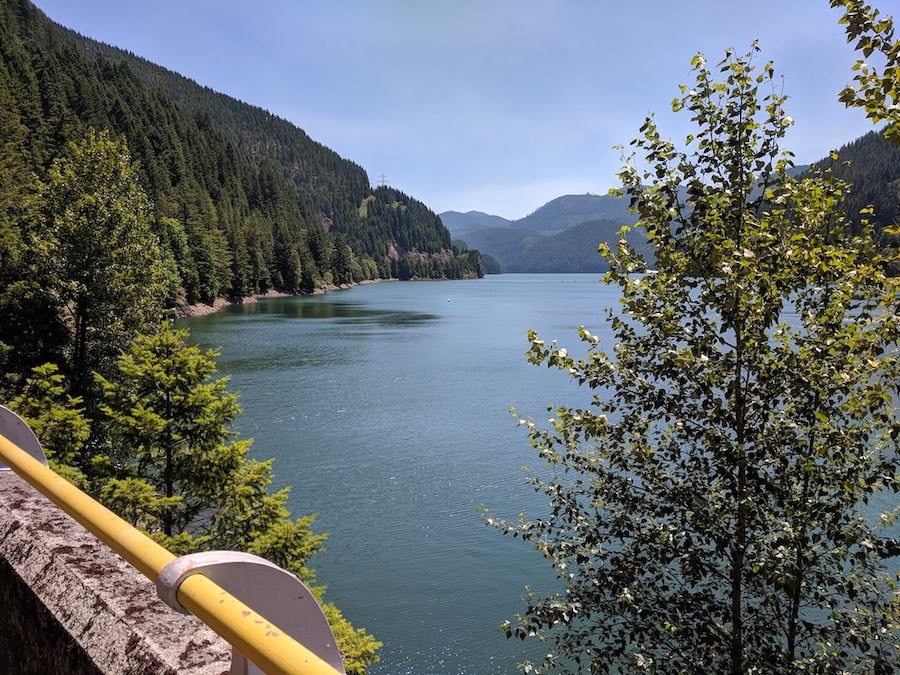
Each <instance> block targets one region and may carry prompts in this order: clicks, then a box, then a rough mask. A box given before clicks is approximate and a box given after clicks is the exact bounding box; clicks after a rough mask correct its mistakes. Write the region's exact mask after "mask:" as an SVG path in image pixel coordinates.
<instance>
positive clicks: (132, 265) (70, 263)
mask: <svg viewBox="0 0 900 675" xmlns="http://www.w3.org/2000/svg"><path fill="white" fill-rule="evenodd" d="M40 198H41V204H42V207H41V209H42V215H41V218H40V221H39V226H38V227H36V228H33V229H32V231H31V232H29V244H30V251H31V256H32V258H33V259H34V261H35V262H34V267H35V270H34V271H33V272H32V276H33V277H36V278H39V279H40V280H41V283H42V285H43V287H44V288H45V289H47V291H48V292H49V293H50V294H51V296H52V297H53V299H54V301H55V303H56V308H57V312H58V313H59V315H60V316H62V317H64V320H65V325H66V326H67V327H68V328H69V335H70V337H69V340H68V344H67V347H66V350H65V356H66V359H67V362H68V366H69V371H70V376H71V382H72V387H73V389H74V391H75V392H76V393H78V394H79V395H90V394H92V393H93V386H92V385H93V379H92V372H93V371H94V370H97V371H99V372H101V373H104V374H108V372H109V371H110V368H111V367H113V366H114V364H115V358H116V355H117V354H118V352H119V351H120V350H122V349H125V348H126V347H127V346H128V344H129V342H130V341H131V340H132V338H133V337H134V336H135V335H136V334H137V333H138V332H140V331H148V330H151V329H153V328H154V327H155V326H156V325H158V323H159V321H160V319H161V317H162V306H163V300H164V299H165V298H166V297H168V296H170V295H171V294H172V288H173V286H174V285H175V274H174V269H173V267H172V265H171V263H169V262H167V258H166V257H165V256H163V254H162V251H161V249H160V247H159V242H158V240H157V238H156V235H154V234H153V232H152V230H151V227H150V226H151V216H152V213H151V208H150V202H149V200H148V199H147V196H146V195H145V194H144V191H143V190H142V189H141V187H140V184H139V182H138V176H137V173H136V171H135V168H134V166H133V165H132V162H131V157H130V155H129V153H128V148H127V147H126V145H125V143H124V141H119V140H116V139H114V138H112V137H111V136H110V135H109V134H108V133H107V132H105V131H102V132H97V131H94V130H91V131H89V132H88V134H87V135H86V136H85V138H84V139H83V140H81V141H79V142H73V143H69V144H68V146H67V148H66V151H65V153H64V154H63V155H62V156H60V157H59V158H58V159H57V160H56V161H54V162H53V165H52V166H51V167H50V171H49V175H48V179H47V182H46V185H45V186H44V187H43V189H42V190H41V193H40Z"/></svg>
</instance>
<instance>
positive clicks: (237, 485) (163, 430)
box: [94, 324, 381, 673]
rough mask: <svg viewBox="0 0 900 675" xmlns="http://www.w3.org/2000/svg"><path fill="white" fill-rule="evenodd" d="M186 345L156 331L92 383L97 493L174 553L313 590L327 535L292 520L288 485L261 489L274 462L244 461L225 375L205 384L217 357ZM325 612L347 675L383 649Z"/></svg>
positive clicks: (169, 331) (183, 334) (178, 334)
mask: <svg viewBox="0 0 900 675" xmlns="http://www.w3.org/2000/svg"><path fill="white" fill-rule="evenodd" d="M186 338H187V331H179V330H175V329H173V328H171V327H170V326H169V325H167V324H164V325H163V327H162V329H161V330H160V331H159V332H158V333H156V334H153V335H141V336H139V337H138V338H137V339H136V340H135V341H134V343H133V344H132V346H131V348H130V349H129V350H128V351H127V352H125V353H123V354H122V355H121V356H120V358H119V361H118V371H117V372H116V373H115V375H114V376H113V377H110V378H109V379H106V378H104V377H102V376H97V380H98V382H99V383H100V385H101V386H102V389H103V392H104V396H105V403H104V404H103V406H102V410H103V413H104V415H105V418H106V419H105V426H106V430H107V433H108V435H109V438H110V441H111V443H110V447H112V448H114V449H115V450H114V452H113V453H111V454H110V455H108V456H100V457H98V458H95V460H94V468H95V470H96V471H97V472H98V474H99V477H98V480H97V485H96V486H95V489H96V490H97V491H98V493H99V495H100V498H101V500H102V501H103V502H104V503H106V504H107V505H108V506H109V507H110V508H112V509H113V510H115V511H116V512H117V513H119V514H120V515H122V516H123V517H125V518H127V519H129V520H130V521H131V522H132V523H134V524H135V525H137V526H139V527H141V528H142V529H144V530H146V531H147V532H149V533H150V534H151V536H152V537H153V538H154V539H156V540H157V541H159V542H160V543H161V544H163V545H164V546H165V547H166V548H168V549H169V550H171V551H173V552H175V553H188V552H192V551H198V550H211V549H237V550H244V551H248V552H251V553H255V554H257V555H260V556H262V557H265V558H268V559H269V560H271V561H272V562H274V563H276V564H277V565H280V566H281V567H283V568H285V569H287V570H288V571H290V572H293V573H294V574H296V575H297V576H298V577H300V578H301V579H302V580H303V581H305V582H307V583H309V584H312V583H314V581H315V575H314V573H313V571H312V570H311V569H310V568H309V567H308V565H307V562H308V560H309V558H310V557H311V556H312V555H313V554H315V553H317V552H319V551H321V550H322V547H323V545H324V542H325V539H326V535H323V534H317V533H315V532H314V531H313V529H312V525H313V522H314V520H315V516H312V515H310V516H303V517H299V518H295V519H291V517H290V513H289V511H288V510H287V507H286V503H287V498H288V493H289V488H282V489H281V490H278V491H276V492H269V487H270V485H271V482H272V461H271V460H268V461H257V460H254V459H251V458H249V456H248V451H249V449H250V445H251V443H252V441H251V440H250V439H235V435H236V434H235V432H233V431H232V430H231V425H232V423H233V422H234V420H235V418H236V417H237V415H238V413H239V412H240V407H239V406H238V403H237V396H236V395H235V394H233V393H230V392H229V391H228V389H227V383H228V378H225V377H223V378H219V379H212V377H213V376H214V374H215V372H216V364H215V360H214V358H215V352H214V351H213V350H208V351H205V352H204V351H202V350H201V349H200V348H199V347H197V346H195V345H189V344H187V343H186V342H185V340H186ZM317 592H318V593H319V595H320V596H321V593H322V589H318V590H317ZM325 611H326V615H327V616H328V618H329V620H330V621H331V623H332V627H333V629H334V631H335V637H336V639H337V640H338V645H339V647H340V648H341V650H342V653H343V654H344V657H345V660H346V662H347V664H348V672H353V673H364V672H365V669H366V666H367V665H368V664H370V663H373V662H374V661H376V660H377V651H378V649H379V648H380V646H381V643H379V642H378V641H377V640H375V639H374V638H373V637H372V636H371V635H369V634H368V633H366V632H365V630H363V629H356V628H354V627H353V626H352V625H351V624H350V623H349V622H348V621H347V620H346V619H344V618H343V616H342V615H341V613H340V611H339V610H338V609H337V608H336V607H334V606H333V605H326V606H325ZM351 666H352V667H351Z"/></svg>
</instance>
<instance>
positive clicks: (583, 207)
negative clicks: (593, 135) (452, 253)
mask: <svg viewBox="0 0 900 675" xmlns="http://www.w3.org/2000/svg"><path fill="white" fill-rule="evenodd" d="M440 217H441V221H442V222H443V223H444V226H445V227H446V228H447V229H448V230H450V232H452V233H453V236H454V237H455V238H457V239H463V240H464V241H465V242H466V243H467V244H468V245H469V246H471V247H472V248H476V249H478V250H479V251H481V252H482V254H484V253H487V254H489V255H491V256H492V257H493V258H495V259H496V260H497V262H498V263H499V264H500V266H501V267H502V269H503V271H505V272H594V271H601V270H604V269H605V264H604V263H603V260H602V259H601V258H600V256H599V255H598V254H597V244H599V243H600V242H601V241H603V242H607V243H609V242H614V241H615V239H616V237H615V233H616V232H617V231H618V229H619V227H621V226H622V224H623V223H631V222H634V220H635V218H634V216H633V215H631V214H629V213H628V203H627V201H625V200H623V199H616V198H615V197H608V196H599V195H592V194H585V195H565V196H562V197H557V198H556V199H553V200H552V201H549V202H547V203H546V204H544V205H543V206H541V207H540V208H539V209H537V210H536V211H534V212H533V213H531V214H529V215H527V216H525V217H524V218H520V219H519V220H513V221H510V220H507V219H505V218H501V217H500V216H492V215H489V214H487V213H482V212H480V211H469V212H468V213H459V212H457V211H446V212H444V213H441V214H440Z"/></svg>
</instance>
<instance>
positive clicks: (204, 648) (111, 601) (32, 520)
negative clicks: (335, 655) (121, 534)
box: [0, 471, 231, 675]
mask: <svg viewBox="0 0 900 675" xmlns="http://www.w3.org/2000/svg"><path fill="white" fill-rule="evenodd" d="M230 662H231V647H230V646H229V645H228V644H227V643H226V642H225V641H224V640H222V638H220V637H219V636H218V635H216V634H215V633H214V632H212V631H211V630H210V629H209V628H207V627H206V626H205V625H203V623H202V622H200V621H199V620H198V619H196V618H194V617H191V616H185V615H182V614H178V613H177V612H175V611H173V610H171V609H169V608H168V607H167V606H166V605H165V604H164V603H163V602H162V601H161V600H159V599H158V598H157V596H156V590H155V588H154V586H153V584H151V583H150V582H149V581H148V580H147V579H146V578H145V577H144V576H142V575H141V574H140V573H139V572H138V571H137V570H135V569H133V568H132V567H131V566H130V565H128V563H126V562H125V561H124V560H122V558H120V557H119V556H118V555H117V554H115V553H113V552H112V551H111V550H110V549H109V548H107V547H106V546H105V545H104V544H103V543H101V542H99V541H98V540H97V539H96V538H95V537H94V536H93V535H92V534H90V533H89V532H87V531H86V530H85V529H84V528H83V527H82V526H81V525H79V524H78V523H76V522H75V521H74V520H72V519H71V518H69V516H67V515H66V514H65V513H63V512H62V511H60V510H59V509H58V508H57V507H56V506H55V505H54V504H53V503H52V502H51V501H49V500H48V499H46V498H45V497H44V496H43V495H41V494H39V493H38V492H37V491H35V490H34V489H33V488H32V487H31V486H29V485H28V484H27V483H25V482H24V481H23V480H22V479H20V478H19V477H18V476H16V475H15V474H13V473H11V472H8V471H0V673H4V674H5V673H16V674H19V673H22V674H29V673H35V674H38V673H40V674H42V675H43V674H45V673H72V674H77V675H80V674H82V673H83V674H85V675H98V674H99V673H108V674H112V673H115V674H116V675H120V674H121V675H163V674H166V675H169V674H171V675H176V674H179V675H181V674H184V675H220V674H224V673H227V672H228V670H229V664H230Z"/></svg>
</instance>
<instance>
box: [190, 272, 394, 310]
mask: <svg viewBox="0 0 900 675" xmlns="http://www.w3.org/2000/svg"><path fill="white" fill-rule="evenodd" d="M384 281H399V279H366V280H364V281H360V282H358V283H357V282H354V283H352V284H340V285H338V286H336V285H334V284H327V285H325V286H321V287H319V288H317V289H316V290H314V291H313V292H312V293H284V292H282V291H274V290H272V291H266V292H265V293H255V294H253V295H245V296H242V297H240V298H232V299H225V298H216V299H215V301H214V302H213V303H212V304H207V303H205V302H197V303H194V304H192V305H189V304H181V305H178V306H177V307H175V318H176V319H196V318H197V317H201V316H209V315H210V314H215V313H217V312H221V311H222V310H223V309H227V308H228V307H231V306H233V305H252V304H253V303H254V302H258V301H259V300H264V299H266V298H290V297H298V298H303V297H307V296H309V295H325V294H326V293H328V292H330V291H346V290H349V289H351V288H353V287H354V286H364V285H366V284H378V283H382V282H384Z"/></svg>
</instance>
